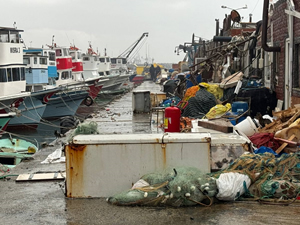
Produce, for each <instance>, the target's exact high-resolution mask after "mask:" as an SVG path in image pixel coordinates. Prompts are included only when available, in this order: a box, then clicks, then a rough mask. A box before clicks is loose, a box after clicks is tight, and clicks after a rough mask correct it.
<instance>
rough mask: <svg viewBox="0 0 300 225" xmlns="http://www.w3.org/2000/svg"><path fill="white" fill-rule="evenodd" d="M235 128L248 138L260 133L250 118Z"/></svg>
mask: <svg viewBox="0 0 300 225" xmlns="http://www.w3.org/2000/svg"><path fill="white" fill-rule="evenodd" d="M234 127H235V129H236V130H237V131H239V132H242V133H243V134H245V135H246V136H248V137H249V136H251V135H253V134H255V133H257V132H258V128H257V126H256V125H255V123H254V122H253V120H252V118H251V117H250V116H247V118H246V119H245V120H243V121H242V122H240V123H238V124H237V125H235V126H234Z"/></svg>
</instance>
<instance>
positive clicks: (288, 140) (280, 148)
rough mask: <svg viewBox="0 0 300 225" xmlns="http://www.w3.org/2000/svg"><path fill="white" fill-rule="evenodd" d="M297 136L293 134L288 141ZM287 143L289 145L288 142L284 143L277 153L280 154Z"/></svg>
mask: <svg viewBox="0 0 300 225" xmlns="http://www.w3.org/2000/svg"><path fill="white" fill-rule="evenodd" d="M295 137H296V135H295V134H293V135H292V136H290V137H289V139H288V141H292V140H293V139H294V138H295ZM287 145H288V143H283V144H282V145H281V146H280V147H279V148H278V149H277V150H276V153H277V154H279V153H280V152H281V151H282V150H283V149H284V148H285V147H286V146H287Z"/></svg>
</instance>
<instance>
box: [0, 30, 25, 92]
mask: <svg viewBox="0 0 300 225" xmlns="http://www.w3.org/2000/svg"><path fill="white" fill-rule="evenodd" d="M20 32H22V30H17V29H15V28H8V27H0V96H7V95H14V94H19V93H21V92H24V91H25V89H26V81H25V65H24V64H23V51H22V49H23V43H22V41H21V38H20V37H21V36H20Z"/></svg>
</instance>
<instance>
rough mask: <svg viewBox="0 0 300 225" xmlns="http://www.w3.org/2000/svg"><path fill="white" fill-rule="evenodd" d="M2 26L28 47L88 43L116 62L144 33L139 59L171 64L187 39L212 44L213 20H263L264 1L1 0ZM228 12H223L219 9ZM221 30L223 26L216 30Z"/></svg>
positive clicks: (83, 46) (82, 44) (82, 46)
mask: <svg viewBox="0 0 300 225" xmlns="http://www.w3.org/2000/svg"><path fill="white" fill-rule="evenodd" d="M0 3H1V14H0V18H1V24H0V26H6V27H12V26H13V23H14V22H16V23H17V27H18V29H23V30H24V33H23V34H22V37H23V39H24V42H25V43H26V45H27V46H31V47H41V46H42V45H44V46H45V45H46V44H51V40H52V36H53V35H54V36H55V42H56V43H57V44H58V45H60V46H69V45H70V43H75V45H76V46H77V47H79V48H80V49H82V50H83V51H84V52H85V51H86V49H87V47H88V44H89V42H91V44H92V46H93V47H94V49H98V51H99V52H100V53H101V54H103V53H104V48H106V49H107V53H108V55H110V56H118V55H119V54H120V53H122V52H123V51H125V50H126V49H127V48H128V47H129V46H130V45H131V44H132V43H134V42H135V41H136V40H138V39H139V37H140V36H141V35H142V33H143V32H149V37H148V38H147V39H146V41H145V43H144V45H143V46H142V48H141V49H140V51H139V56H140V57H143V58H145V57H146V55H148V57H149V58H151V59H154V62H160V63H170V62H178V61H180V60H182V59H183V57H184V54H183V53H181V54H180V55H179V56H178V55H177V54H175V53H174V50H175V46H178V45H179V44H183V43H184V42H190V41H191V39H192V34H193V33H195V35H196V36H199V37H202V38H204V39H212V37H213V35H214V34H215V24H216V23H215V19H220V22H221V21H223V19H224V16H225V14H229V13H230V11H231V10H230V9H229V8H233V9H238V8H241V7H243V6H245V5H247V9H240V10H238V11H239V13H240V15H241V16H242V17H244V19H243V20H242V21H244V22H247V21H249V14H250V13H252V14H253V22H257V21H258V20H261V18H262V8H263V0H248V1H245V0H0ZM222 5H224V6H227V7H229V8H226V9H224V8H222V7H221V6H222ZM220 26H221V27H222V23H221V24H220Z"/></svg>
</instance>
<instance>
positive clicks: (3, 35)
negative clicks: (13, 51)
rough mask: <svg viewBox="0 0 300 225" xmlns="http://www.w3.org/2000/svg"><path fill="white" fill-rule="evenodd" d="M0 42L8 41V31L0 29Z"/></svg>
mask: <svg viewBox="0 0 300 225" xmlns="http://www.w3.org/2000/svg"><path fill="white" fill-rule="evenodd" d="M0 42H8V31H5V30H1V31H0Z"/></svg>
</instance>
